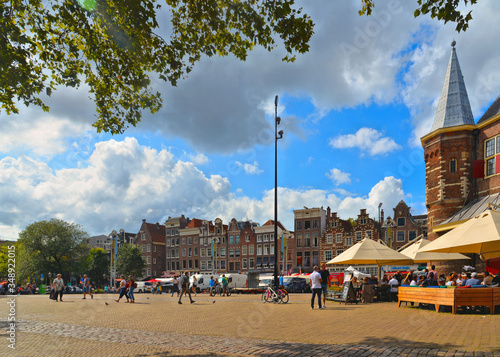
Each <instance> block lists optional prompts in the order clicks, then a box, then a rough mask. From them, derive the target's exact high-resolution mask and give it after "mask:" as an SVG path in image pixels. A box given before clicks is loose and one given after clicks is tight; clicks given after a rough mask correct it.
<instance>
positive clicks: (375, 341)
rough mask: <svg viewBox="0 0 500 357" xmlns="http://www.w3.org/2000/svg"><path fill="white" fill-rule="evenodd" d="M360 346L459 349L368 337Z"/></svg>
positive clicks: (392, 338)
mask: <svg viewBox="0 0 500 357" xmlns="http://www.w3.org/2000/svg"><path fill="white" fill-rule="evenodd" d="M359 344H360V345H369V346H380V347H399V348H411V349H431V350H433V349H438V350H449V349H456V348H458V347H457V346H456V345H452V344H449V343H443V344H437V343H429V342H416V341H410V340H403V339H400V338H397V337H382V338H376V337H366V338H365V339H364V340H362V341H360V342H359Z"/></svg>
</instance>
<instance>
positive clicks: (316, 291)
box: [309, 265, 325, 309]
mask: <svg viewBox="0 0 500 357" xmlns="http://www.w3.org/2000/svg"><path fill="white" fill-rule="evenodd" d="M313 269H314V271H313V272H312V274H311V276H310V277H309V278H310V279H311V290H312V297H311V309H314V298H315V297H316V295H317V296H318V305H319V308H320V309H324V308H325V306H321V281H322V279H321V274H320V273H319V268H318V266H316V265H315V266H314V268H313Z"/></svg>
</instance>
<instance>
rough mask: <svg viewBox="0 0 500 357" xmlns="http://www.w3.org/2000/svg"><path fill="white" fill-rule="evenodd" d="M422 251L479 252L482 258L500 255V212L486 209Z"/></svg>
mask: <svg viewBox="0 0 500 357" xmlns="http://www.w3.org/2000/svg"><path fill="white" fill-rule="evenodd" d="M420 251H421V252H441V253H477V254H480V256H481V259H483V260H488V259H493V258H497V257H500V213H498V212H495V211H491V210H489V211H486V212H484V213H481V214H479V215H477V216H475V217H474V218H471V219H470V220H468V221H467V222H465V223H462V224H461V225H460V226H458V227H457V228H455V229H453V230H451V231H449V232H448V233H445V234H443V235H442V236H441V237H439V238H438V239H436V240H434V241H432V242H430V243H429V244H427V245H426V246H425V247H423V248H421V249H420Z"/></svg>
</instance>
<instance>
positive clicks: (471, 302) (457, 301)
mask: <svg viewBox="0 0 500 357" xmlns="http://www.w3.org/2000/svg"><path fill="white" fill-rule="evenodd" d="M403 301H405V302H418V303H422V304H434V306H435V307H436V311H439V307H440V306H441V305H446V306H451V307H452V312H453V313H454V314H456V313H457V308H458V307H459V306H488V307H489V308H490V312H491V314H494V313H495V305H500V289H498V288H467V289H458V288H456V289H450V288H446V289H445V288H434V287H432V288H421V287H406V286H400V287H399V291H398V307H399V306H401V303H402V302H403Z"/></svg>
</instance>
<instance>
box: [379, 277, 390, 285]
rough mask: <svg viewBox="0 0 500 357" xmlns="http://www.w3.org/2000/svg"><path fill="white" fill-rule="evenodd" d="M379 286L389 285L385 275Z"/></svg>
mask: <svg viewBox="0 0 500 357" xmlns="http://www.w3.org/2000/svg"><path fill="white" fill-rule="evenodd" d="M380 285H389V279H387V275H384V277H383V278H382V280H381V281H380Z"/></svg>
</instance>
